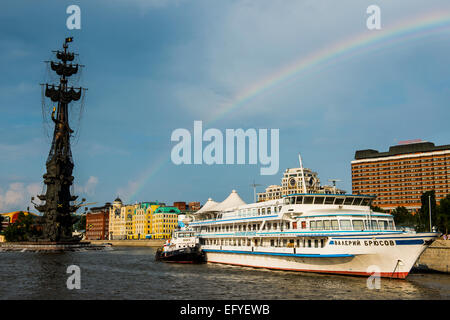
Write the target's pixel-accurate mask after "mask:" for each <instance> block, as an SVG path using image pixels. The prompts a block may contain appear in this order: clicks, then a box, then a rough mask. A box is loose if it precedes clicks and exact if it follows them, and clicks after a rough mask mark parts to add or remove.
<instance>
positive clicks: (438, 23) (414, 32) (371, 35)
mask: <svg viewBox="0 0 450 320" xmlns="http://www.w3.org/2000/svg"><path fill="white" fill-rule="evenodd" d="M449 26H450V11H443V12H432V13H427V14H424V15H421V16H418V17H415V18H408V19H405V20H402V21H400V22H398V23H397V24H395V25H393V26H391V27H385V26H383V24H382V29H381V30H368V29H366V30H365V31H364V32H362V33H360V34H358V35H356V36H352V37H350V38H348V39H345V40H344V41H340V42H336V43H334V44H331V45H329V46H327V47H324V48H323V49H321V50H318V51H315V52H312V53H311V54H309V55H308V56H306V57H303V56H302V57H300V58H299V59H297V60H295V61H293V62H292V63H289V64H288V65H286V66H284V67H282V68H280V69H279V70H277V71H275V72H274V73H272V74H270V75H268V76H267V77H265V78H264V79H261V80H260V81H257V82H255V83H253V84H251V85H250V86H248V87H247V88H245V89H244V90H242V91H241V92H239V93H238V94H237V95H236V96H235V97H234V98H233V99H232V101H231V102H229V103H226V104H224V105H222V106H221V107H220V110H219V111H218V112H217V113H216V114H215V115H214V116H213V117H212V118H210V119H209V120H207V121H204V124H211V123H213V122H215V121H218V120H219V119H221V118H223V117H225V116H226V115H227V114H229V113H231V112H233V111H234V110H236V109H238V108H240V107H243V106H244V105H245V104H246V103H248V102H249V101H251V100H252V99H253V98H255V97H257V96H259V95H261V94H263V93H266V92H268V91H270V90H273V89H274V88H276V87H279V86H280V85H281V84H284V83H286V82H287V81H289V80H293V79H296V78H298V77H300V76H306V75H308V74H311V73H314V72H318V71H321V70H323V69H324V68H326V67H329V66H331V65H333V64H336V63H337V62H339V61H342V60H344V59H348V58H351V57H354V56H356V55H360V54H363V53H368V52H371V51H373V50H377V49H380V48H385V47H387V46H390V45H398V44H399V43H404V42H405V41H411V40H416V39H420V38H423V37H425V36H427V35H430V34H433V33H438V32H441V31H443V30H447V28H448V27H449ZM169 162H170V156H169V155H167V154H165V155H164V156H162V157H160V158H159V159H158V160H157V161H156V162H154V163H153V164H152V165H151V166H150V167H149V168H148V169H147V170H146V171H145V172H144V174H143V175H142V176H141V177H140V178H139V179H138V181H137V182H136V183H135V184H134V185H135V187H133V188H132V192H131V195H130V196H129V197H128V199H129V200H134V198H135V197H136V196H137V195H138V194H139V193H140V191H141V190H142V188H143V187H144V186H145V185H146V183H147V182H148V181H149V180H150V179H151V178H152V177H153V176H155V175H156V173H157V172H158V171H159V170H161V168H163V167H164V166H165V165H166V164H167V163H169Z"/></svg>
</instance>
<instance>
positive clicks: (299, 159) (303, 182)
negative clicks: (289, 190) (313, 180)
mask: <svg viewBox="0 0 450 320" xmlns="http://www.w3.org/2000/svg"><path fill="white" fill-rule="evenodd" d="M298 162H300V169H301V170H302V187H303V193H306V183H305V173H304V172H303V164H302V157H301V156H300V153H299V154H298Z"/></svg>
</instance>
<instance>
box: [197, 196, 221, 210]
mask: <svg viewBox="0 0 450 320" xmlns="http://www.w3.org/2000/svg"><path fill="white" fill-rule="evenodd" d="M217 204H218V203H217V202H215V201H214V200H213V199H211V198H209V199H208V201H206V203H205V204H204V205H203V207H201V208H200V210H198V211H197V212H196V213H202V212H208V211H211V210H210V209H211V208H212V207H215V206H216V205H217Z"/></svg>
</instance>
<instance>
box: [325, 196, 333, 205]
mask: <svg viewBox="0 0 450 320" xmlns="http://www.w3.org/2000/svg"><path fill="white" fill-rule="evenodd" d="M333 202H334V197H326V198H325V204H333Z"/></svg>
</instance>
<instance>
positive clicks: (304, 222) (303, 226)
mask: <svg viewBox="0 0 450 320" xmlns="http://www.w3.org/2000/svg"><path fill="white" fill-rule="evenodd" d="M302 229H306V221H302Z"/></svg>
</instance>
